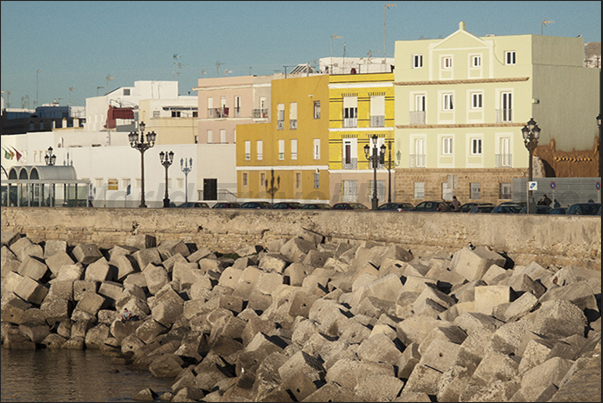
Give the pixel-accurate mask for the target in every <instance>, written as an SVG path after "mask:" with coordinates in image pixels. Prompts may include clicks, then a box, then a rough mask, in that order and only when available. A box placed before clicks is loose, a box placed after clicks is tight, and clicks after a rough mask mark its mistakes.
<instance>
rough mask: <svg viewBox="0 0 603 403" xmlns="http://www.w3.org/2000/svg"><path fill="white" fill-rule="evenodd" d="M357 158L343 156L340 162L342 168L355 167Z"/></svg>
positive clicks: (356, 166)
mask: <svg viewBox="0 0 603 403" xmlns="http://www.w3.org/2000/svg"><path fill="white" fill-rule="evenodd" d="M357 168H358V160H357V159H356V158H344V159H343V162H342V169H357Z"/></svg>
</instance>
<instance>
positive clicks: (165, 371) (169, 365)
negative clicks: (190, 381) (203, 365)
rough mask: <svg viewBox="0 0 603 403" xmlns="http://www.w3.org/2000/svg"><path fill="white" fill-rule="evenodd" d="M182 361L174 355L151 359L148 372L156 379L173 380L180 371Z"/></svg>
mask: <svg viewBox="0 0 603 403" xmlns="http://www.w3.org/2000/svg"><path fill="white" fill-rule="evenodd" d="M183 364H184V361H183V360H182V358H180V357H179V356H177V355H176V354H162V355H161V356H159V357H157V358H155V359H153V361H151V364H150V365H149V372H151V374H152V375H153V376H154V377H157V378H175V377H176V376H177V375H178V374H179V373H180V371H182V365H183Z"/></svg>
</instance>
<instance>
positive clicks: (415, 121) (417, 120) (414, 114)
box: [408, 111, 425, 125]
mask: <svg viewBox="0 0 603 403" xmlns="http://www.w3.org/2000/svg"><path fill="white" fill-rule="evenodd" d="M408 120H409V122H410V124H411V125H424V124H425V111H411V112H409V116H408Z"/></svg>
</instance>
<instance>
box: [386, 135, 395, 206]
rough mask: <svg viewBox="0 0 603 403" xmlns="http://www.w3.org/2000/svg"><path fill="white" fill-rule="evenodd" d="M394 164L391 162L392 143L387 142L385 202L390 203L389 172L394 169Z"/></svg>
mask: <svg viewBox="0 0 603 403" xmlns="http://www.w3.org/2000/svg"><path fill="white" fill-rule="evenodd" d="M394 166H395V163H394V161H392V141H391V140H389V141H388V142H387V177H388V185H387V202H388V203H391V202H392V172H391V170H392V169H393V168H394Z"/></svg>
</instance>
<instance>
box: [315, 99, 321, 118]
mask: <svg viewBox="0 0 603 403" xmlns="http://www.w3.org/2000/svg"><path fill="white" fill-rule="evenodd" d="M314 119H320V101H314Z"/></svg>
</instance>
